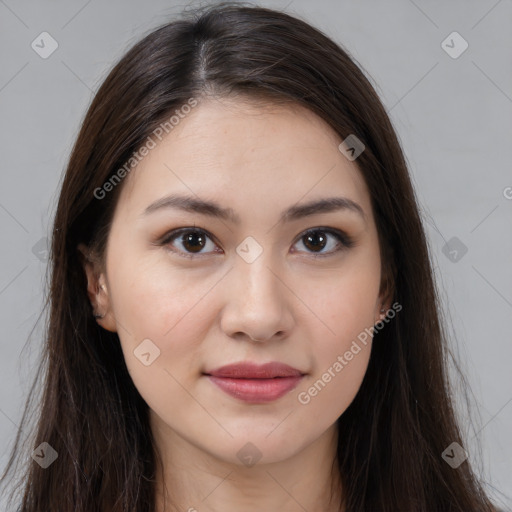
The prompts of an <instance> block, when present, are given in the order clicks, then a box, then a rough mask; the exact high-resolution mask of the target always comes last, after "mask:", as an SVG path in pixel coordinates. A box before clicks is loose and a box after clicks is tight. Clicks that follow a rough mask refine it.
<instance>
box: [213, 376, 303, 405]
mask: <svg viewBox="0 0 512 512" xmlns="http://www.w3.org/2000/svg"><path fill="white" fill-rule="evenodd" d="M302 377H303V376H302V375H298V376H296V377H276V378H274V379H231V378H227V377H214V376H213V375H208V378H209V379H210V380H211V381H212V382H213V383H214V384H216V385H217V386H218V387H219V388H220V389H222V391H224V392H225V393H227V394H228V395H231V396H232V397H234V398H238V399H240V400H243V401H244V402H253V403H258V402H260V403H261V402H272V401H273V400H277V399H278V398H281V397H282V396H284V395H286V393H288V392H289V391H291V390H292V389H293V388H294V387H296V386H297V384H298V383H299V382H300V381H301V379H302Z"/></svg>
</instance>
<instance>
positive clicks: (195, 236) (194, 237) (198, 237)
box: [182, 231, 205, 252]
mask: <svg viewBox="0 0 512 512" xmlns="http://www.w3.org/2000/svg"><path fill="white" fill-rule="evenodd" d="M182 241H183V246H184V247H185V248H186V249H187V250H190V251H191V252H199V251H200V250H201V249H202V248H203V247H204V245H205V238H204V236H203V235H202V234H201V233H199V232H198V231H194V232H190V233H188V234H187V235H184V236H183V237H182ZM197 242H199V245H197ZM190 244H191V245H192V248H191V247H190Z"/></svg>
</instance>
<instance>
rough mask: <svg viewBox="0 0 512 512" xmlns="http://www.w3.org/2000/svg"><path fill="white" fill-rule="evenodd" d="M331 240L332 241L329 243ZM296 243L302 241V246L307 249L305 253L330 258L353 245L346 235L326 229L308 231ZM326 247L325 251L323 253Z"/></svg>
mask: <svg viewBox="0 0 512 512" xmlns="http://www.w3.org/2000/svg"><path fill="white" fill-rule="evenodd" d="M331 238H332V241H330V239H331ZM298 241H299V242H301V241H302V244H303V245H304V247H306V249H307V251H306V252H310V253H312V254H313V256H320V257H323V256H330V255H332V254H334V253H337V252H339V251H341V250H343V249H345V248H349V247H352V246H353V245H354V241H353V240H352V239H351V238H350V237H349V236H347V235H346V234H344V233H342V232H341V231H338V230H333V229H326V228H317V229H310V230H308V231H307V232H306V233H304V234H303V235H302V236H301V237H300V239H299V240H298ZM326 247H327V250H326V251H324V249H325V248H326Z"/></svg>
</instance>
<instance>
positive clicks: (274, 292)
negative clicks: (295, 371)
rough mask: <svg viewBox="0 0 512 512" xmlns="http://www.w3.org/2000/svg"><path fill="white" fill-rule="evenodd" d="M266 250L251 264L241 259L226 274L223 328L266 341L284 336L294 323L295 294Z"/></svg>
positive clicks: (237, 335)
mask: <svg viewBox="0 0 512 512" xmlns="http://www.w3.org/2000/svg"><path fill="white" fill-rule="evenodd" d="M266 252H267V251H264V252H263V253H262V254H261V255H260V256H259V257H258V258H257V259H256V260H255V261H253V262H252V263H247V262H246V261H244V260H243V259H242V258H240V259H239V260H238V261H236V262H235V266H234V268H233V269H232V270H231V272H230V275H229V276H227V279H228V282H226V283H225V288H224V294H225V295H224V297H225V305H224V308H223V311H222V317H221V328H222V330H223V332H225V333H226V334H227V335H228V336H230V337H232V338H235V339H244V338H247V339H249V340H251V341H256V342H264V341H268V340H271V339H273V338H283V337H284V336H286V335H287V333H289V332H290V330H291V328H292V326H293V321H294V320H293V315H292V310H291V307H292V304H291V302H290V301H291V300H292V298H293V294H292V293H291V292H290V290H289V289H288V288H287V286H286V279H285V278H284V276H283V272H282V271H279V272H278V271H276V270H275V267H276V265H275V264H274V265H273V266H272V262H271V261H270V257H268V258H267V257H266V256H265V255H266ZM268 252H270V251H268ZM273 267H274V268H273Z"/></svg>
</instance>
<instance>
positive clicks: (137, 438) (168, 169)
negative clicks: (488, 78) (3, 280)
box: [8, 4, 495, 512]
mask: <svg viewBox="0 0 512 512" xmlns="http://www.w3.org/2000/svg"><path fill="white" fill-rule="evenodd" d="M51 263H52V278H51V289H50V296H49V304H50V319H49V325H48V333H47V346H46V352H45V356H46V357H45V359H44V361H42V363H44V364H46V365H47V366H46V368H47V370H46V374H45V378H44V396H43V401H42V407H41V418H40V420H39V422H38V425H37V429H36V438H35V441H34V443H33V444H32V445H31V447H30V449H31V456H32V458H31V459H30V464H29V465H28V466H27V473H26V475H25V477H24V478H25V480H24V493H23V496H22V501H21V505H20V508H18V510H20V511H22V512H32V511H33V512H35V511H39V510H59V511H73V512H79V511H80V512H85V511H87V512H90V511H91V510H100V511H109V512H110V511H112V512H113V511H133V512H135V511H137V512H141V511H151V512H163V511H164V510H165V511H175V510H189V511H193V510H197V511H203V510H204V511H210V510H223V511H226V512H227V511H230V510H244V511H259V510H268V511H278V510H279V511H283V510H286V511H298V510H309V511H324V512H325V511H326V512H334V511H336V512H337V511H346V512H348V511H350V512H355V511H377V510H378V511H393V512H395V511H413V510H414V511H425V512H426V511H461V512H462V511H464V512H470V511H475V512H476V511H478V512H481V511H492V510H495V509H494V507H493V506H492V504H491V502H490V500H489V499H488V498H487V497H486V495H485V493H484V491H483V488H482V487H481V485H480V483H479V482H478V479H477V478H476V476H475V475H474V473H473V472H472V469H471V467H470V464H469V461H468V459H467V453H466V452H465V450H464V442H463V440H462V439H461V434H460V431H459V426H458V424H457V421H456V418H455V415H454V411H453V405H452V402H451V398H450V388H449V385H448V381H447V369H446V366H445V364H446V363H445V357H446V340H445V336H444V334H443V329H442V325H441V322H440V309H439V304H438V299H437V295H436V289H435V285H434V281H433V275H432V268H431V266H430V260H429V254H428V250H427V244H426V239H425V234H424V230H423V227H422V224H421V220H420V216H419V213H418V206H417V202H416V198H415V195H414V191H413V189H412V186H411V181H410V178H409V175H408V171H407V167H406V163H405V160H404V157H403V154H402V151H401V148H400V146H399V143H398V140H397V137H396V135H395V133H394V130H393V128H392V126H391V123H390V120H389V118H388V116H387V114H386V112H385V110H384V108H383V106H382V104H381V103H380V101H379V99H378V97H377V95H376V93H375V91H374V89H373V88H372V86H371V85H370V83H369V82H368V80H367V79H366V78H365V76H364V75H363V73H362V72H361V70H360V69H359V68H358V67H357V65H356V64H355V63H354V61H353V60H352V59H351V58H350V57H349V55H348V54H347V53H346V52H345V51H344V50H343V49H341V48H340V47H339V46H337V45H336V44H335V43H334V42H333V41H331V40H330V39H328V38H327V37H326V36H325V35H323V34H322V33H320V32H319V31H318V30H316V29H314V28H313V27H311V26H309V25H308V24H306V23H305V22H303V21H300V20H298V19H295V18H293V17H291V16H289V15H286V14H284V13H281V12H277V11H273V10H268V9H263V8H249V7H241V6H238V5H230V4H226V5H220V6H217V7H213V8H208V9H206V10H205V11H204V12H198V14H197V18H196V19H190V20H187V19H183V20H179V21H175V22H172V23H168V24H166V25H164V26H162V27H160V28H159V29H157V30H155V31H153V32H152V33H150V34H149V35H148V36H147V37H145V38H144V39H143V40H142V41H140V42H139V43H138V44H136V45H135V46H134V47H133V48H132V49H130V50H129V51H128V53H127V54H126V55H125V56H124V57H123V58H122V59H121V61H120V62H119V63H118V64H117V65H116V66H115V67H114V69H113V70H112V71H111V73H110V74H109V76H108V77H107V78H106V80H105V82H104V83H103V85H102V86H101V88H100V89H99V91H98V93H97V94H96V96H95V98H94V100H93V102H92V104H91V106H90V108H89V111H88V113H87V115H86V118H85V120H84V122H83V126H82V128H81V131H80V133H79V135H78V138H77V140H76V143H75V146H74V148H73V151H72V154H71V157H70V161H69V165H68V168H67V172H66V175H65V178H64V181H63V184H62V190H61V193H60V199H59V203H58V207H57V212H56V216H55V225H54V232H53V240H52V249H51ZM17 441H19V435H18V438H17ZM17 444H18V443H17ZM15 449H17V446H16V447H15ZM13 457H14V455H13ZM12 460H13V458H11V463H12ZM35 462H37V464H35ZM9 467H10V465H9ZM8 469H9V468H8Z"/></svg>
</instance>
